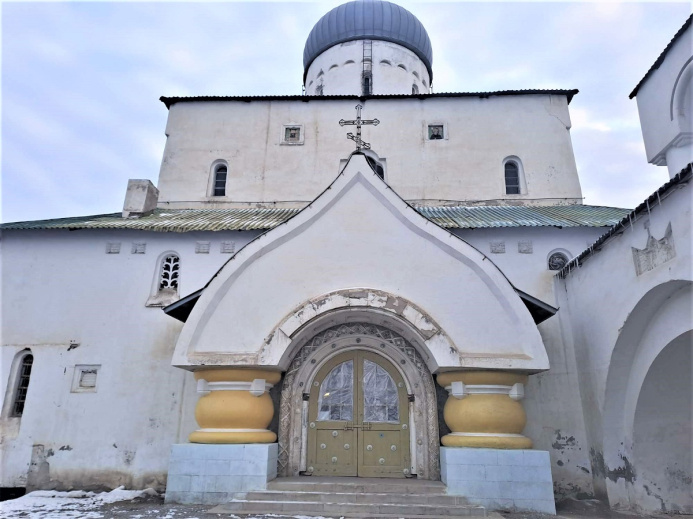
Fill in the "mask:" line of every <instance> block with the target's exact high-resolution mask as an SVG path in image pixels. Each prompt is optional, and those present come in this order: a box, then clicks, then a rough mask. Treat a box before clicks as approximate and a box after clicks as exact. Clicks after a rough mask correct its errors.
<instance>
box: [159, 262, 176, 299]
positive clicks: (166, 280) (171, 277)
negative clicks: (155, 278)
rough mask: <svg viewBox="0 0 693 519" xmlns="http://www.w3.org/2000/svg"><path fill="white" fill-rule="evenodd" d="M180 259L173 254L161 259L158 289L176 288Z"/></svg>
mask: <svg viewBox="0 0 693 519" xmlns="http://www.w3.org/2000/svg"><path fill="white" fill-rule="evenodd" d="M179 268H180V259H179V258H178V256H176V255H175V254H170V255H168V256H166V257H165V258H164V259H163V260H162V261H161V278H160V279H159V290H164V289H166V288H172V289H175V290H178V271H179Z"/></svg>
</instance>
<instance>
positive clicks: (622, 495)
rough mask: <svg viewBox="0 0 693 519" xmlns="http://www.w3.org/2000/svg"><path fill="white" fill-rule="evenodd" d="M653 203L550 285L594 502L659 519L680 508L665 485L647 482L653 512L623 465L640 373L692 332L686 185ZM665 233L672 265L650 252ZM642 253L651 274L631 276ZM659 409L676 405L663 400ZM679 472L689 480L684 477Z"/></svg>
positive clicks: (629, 449)
mask: <svg viewBox="0 0 693 519" xmlns="http://www.w3.org/2000/svg"><path fill="white" fill-rule="evenodd" d="M662 199H663V200H662V203H661V204H659V205H658V204H654V207H651V208H650V211H649V213H648V212H647V211H645V212H644V214H641V215H640V216H639V217H638V218H637V219H635V220H634V221H633V224H632V226H628V227H626V228H625V229H624V231H623V233H620V234H617V235H614V236H613V237H612V238H611V239H610V240H609V241H608V242H606V243H605V244H604V245H603V246H602V247H601V250H600V251H597V252H596V253H595V254H593V255H592V256H589V257H587V258H586V259H585V260H584V262H583V265H582V266H581V267H580V268H579V269H577V270H573V271H572V272H571V273H570V274H569V275H568V276H567V278H566V279H564V280H557V282H556V294H557V296H558V304H559V306H560V307H561V312H559V314H558V315H559V321H560V323H561V327H562V333H563V336H564V338H565V339H566V341H567V344H568V347H569V348H572V349H573V351H574V354H575V361H576V363H577V369H578V377H579V384H580V387H579V391H580V397H581V400H582V407H583V416H584V421H585V426H586V429H587V438H588V445H587V446H584V447H586V448H588V449H589V451H590V456H591V465H592V467H591V468H592V473H593V475H594V481H593V482H594V488H595V492H596V494H597V495H599V496H601V497H604V498H608V500H609V502H610V504H611V506H612V507H617V508H630V509H636V510H637V509H642V510H661V509H662V507H664V509H666V510H667V511H669V510H676V509H678V508H677V507H679V508H680V507H684V508H685V507H686V506H689V505H687V504H686V503H685V502H682V501H681V497H680V494H679V493H678V491H677V490H676V489H675V487H674V486H673V484H672V482H671V481H668V480H667V478H664V479H659V480H658V481H656V485H657V488H659V489H661V491H658V494H659V496H660V497H661V502H660V501H657V500H652V499H650V498H649V497H648V498H646V497H645V494H646V493H647V492H646V491H645V490H644V485H645V484H647V483H646V481H645V479H644V478H643V477H642V474H643V470H644V469H646V467H645V466H644V465H643V466H639V463H642V462H639V461H638V460H637V457H634V455H633V451H634V450H635V451H637V449H638V445H637V441H638V438H643V436H639V435H640V432H639V431H638V429H637V427H639V426H640V425H638V423H640V424H641V425H642V422H637V421H635V418H634V416H635V413H636V407H637V402H638V397H639V395H640V394H641V388H642V387H643V383H644V380H645V379H646V376H647V374H648V371H649V369H650V366H651V365H652V363H653V362H654V360H655V358H656V357H657V355H658V354H659V352H660V351H662V350H663V349H664V348H665V347H666V346H667V344H669V343H670V342H671V341H672V340H674V339H675V338H676V337H678V336H679V335H681V334H683V333H686V332H688V331H690V329H691V327H692V326H693V325H692V323H691V315H692V308H691V307H692V305H693V303H692V301H693V290H692V288H691V287H692V286H693V284H692V282H691V280H692V278H693V275H692V273H691V264H692V263H691V260H692V258H691V250H692V249H691V221H692V215H691V207H692V206H693V203H692V202H693V196H692V189H691V185H690V183H688V184H682V185H681V186H680V187H679V188H676V189H672V190H671V191H670V192H669V193H668V194H667V195H665V196H662ZM669 226H671V229H672V234H671V240H672V243H673V248H674V249H675V255H674V257H673V258H671V257H669V256H661V255H657V254H656V251H655V250H654V249H656V247H658V246H659V245H656V243H655V242H657V241H658V240H659V239H661V238H662V237H663V236H664V235H665V234H666V233H667V229H668V227H669ZM650 237H652V238H650ZM648 247H649V248H651V249H652V251H653V252H652V254H651V256H649V257H650V258H654V259H653V260H652V265H651V266H652V268H651V269H650V270H646V271H644V272H641V274H640V275H638V271H637V270H636V263H635V261H634V250H633V249H639V250H647V249H648ZM688 347H689V348H690V347H692V346H691V345H690V344H688ZM691 371H693V369H691V368H689V370H688V372H687V376H688V377H689V379H688V380H690V377H691ZM673 387H675V386H673V385H672V388H673ZM661 405H664V406H673V405H678V404H676V400H675V399H673V400H672V399H667V400H666V401H664V402H661ZM682 405H683V404H682ZM676 412H684V410H682V409H681V410H679V411H676ZM663 427H664V428H665V429H666V426H663ZM688 427H689V429H690V422H689V424H688ZM661 446H662V448H661V450H660V451H659V455H660V456H661V457H662V458H663V459H665V458H667V456H668V455H669V453H671V452H672V451H671V448H670V447H669V446H667V445H666V444H665V443H662V444H661ZM688 448H689V449H690V446H688ZM687 470H688V472H687V474H690V472H691V468H690V467H689V468H688V469H687ZM685 474H686V473H684V476H683V477H684V478H685V477H687V476H686V475H685ZM653 477H655V478H657V477H658V476H653ZM650 483H652V481H650ZM650 488H652V487H650Z"/></svg>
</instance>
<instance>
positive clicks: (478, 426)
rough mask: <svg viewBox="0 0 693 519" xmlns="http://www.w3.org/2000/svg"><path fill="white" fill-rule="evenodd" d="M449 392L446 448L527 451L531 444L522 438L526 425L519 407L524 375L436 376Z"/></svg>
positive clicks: (445, 414) (473, 373)
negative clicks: (448, 432) (448, 429)
mask: <svg viewBox="0 0 693 519" xmlns="http://www.w3.org/2000/svg"><path fill="white" fill-rule="evenodd" d="M436 378H437V381H438V384H439V385H441V386H442V387H444V388H445V389H447V390H448V394H449V396H448V400H447V402H446V403H445V408H444V409H443V417H444V419H445V423H446V424H447V426H448V427H449V428H450V431H451V432H450V434H446V435H445V436H443V438H442V439H441V443H442V444H443V445H445V446H446V447H484V448H490V449H530V448H531V447H532V440H530V439H529V438H527V437H526V436H523V435H522V430H523V429H524V428H525V424H526V423H527V416H526V415H525V410H524V408H523V407H522V404H521V403H520V400H521V399H522V398H523V397H524V384H526V382H527V375H522V374H516V373H510V372H503V371H456V372H449V373H441V374H439V375H437V377H436Z"/></svg>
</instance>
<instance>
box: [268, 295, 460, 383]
mask: <svg viewBox="0 0 693 519" xmlns="http://www.w3.org/2000/svg"><path fill="white" fill-rule="evenodd" d="M344 309H363V310H369V309H370V310H375V311H377V312H378V313H380V314H381V315H385V316H387V315H391V316H392V317H395V318H397V319H398V320H399V321H401V322H403V323H405V324H406V325H408V327H409V328H410V329H411V331H412V332H414V334H415V335H416V336H417V337H416V339H417V340H415V341H414V342H415V344H416V345H418V346H420V350H423V351H419V353H420V354H421V356H422V357H423V359H424V361H425V362H426V364H427V367H428V369H429V370H430V371H431V372H435V371H436V369H437V365H436V360H435V358H434V356H433V354H432V352H431V350H432V349H433V348H436V349H441V350H442V351H449V352H454V354H456V355H460V350H459V349H458V348H457V346H456V345H455V343H454V342H453V340H452V339H451V338H450V337H449V336H448V335H447V334H446V333H445V332H444V331H443V329H442V327H441V326H440V325H439V324H438V323H437V322H436V321H435V320H434V319H433V318H432V317H431V316H430V315H429V314H428V313H426V312H425V311H424V310H423V309H421V308H420V307H418V306H416V305H415V304H413V303H412V302H411V301H408V300H407V299H405V298H403V297H400V296H396V295H393V294H390V293H388V292H385V291H382V290H375V289H368V288H352V289H344V290H336V291H334V292H329V293H327V294H324V295H321V296H319V297H315V298H313V299H310V300H308V301H306V302H305V303H303V304H301V305H300V306H298V307H296V308H294V310H292V311H291V312H290V313H289V314H287V315H286V316H285V317H284V318H283V319H282V320H281V322H280V323H279V324H278V325H277V326H276V327H275V328H274V329H273V330H272V332H271V333H270V334H269V335H268V336H267V337H266V338H265V340H264V341H263V344H262V346H261V348H260V351H259V352H258V359H259V361H260V363H268V364H274V363H276V360H275V361H274V362H273V361H272V358H271V357H273V356H275V355H276V354H277V352H282V355H281V361H279V362H278V364H279V366H280V367H282V368H283V369H285V368H286V367H287V366H288V364H289V362H290V361H291V358H293V356H294V354H295V349H296V348H297V347H298V346H299V344H295V343H296V342H300V341H295V339H296V338H297V336H298V335H299V333H300V332H302V331H304V330H303V329H304V328H305V327H306V326H307V325H308V324H309V323H311V324H312V323H314V322H315V321H314V320H315V318H316V317H319V316H321V315H324V314H327V313H329V312H335V311H337V310H344Z"/></svg>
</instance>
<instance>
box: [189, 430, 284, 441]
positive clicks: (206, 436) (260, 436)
mask: <svg viewBox="0 0 693 519" xmlns="http://www.w3.org/2000/svg"><path fill="white" fill-rule="evenodd" d="M188 441H189V442H190V443H274V442H275V441H277V435H276V434H274V433H273V432H272V431H268V430H264V431H202V430H197V431H195V432H193V433H191V434H190V436H188Z"/></svg>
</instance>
